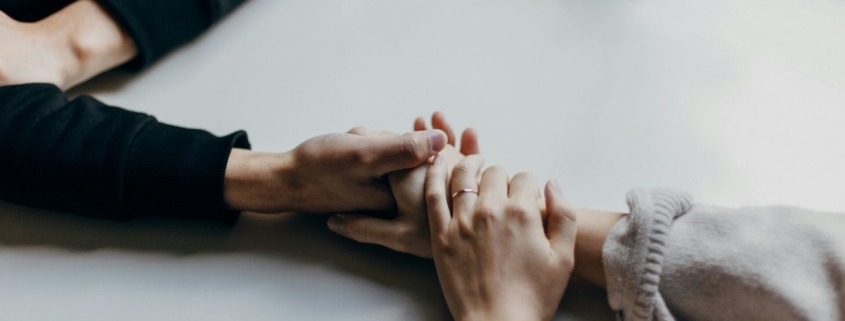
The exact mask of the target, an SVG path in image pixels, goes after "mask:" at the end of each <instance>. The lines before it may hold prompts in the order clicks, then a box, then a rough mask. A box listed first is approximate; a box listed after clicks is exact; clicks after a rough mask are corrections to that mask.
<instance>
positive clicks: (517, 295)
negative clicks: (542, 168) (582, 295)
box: [425, 155, 577, 320]
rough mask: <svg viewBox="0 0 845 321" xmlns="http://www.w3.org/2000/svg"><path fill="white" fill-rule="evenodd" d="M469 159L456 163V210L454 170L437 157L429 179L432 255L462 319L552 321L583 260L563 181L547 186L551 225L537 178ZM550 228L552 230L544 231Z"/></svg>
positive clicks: (451, 303) (457, 316) (448, 298)
mask: <svg viewBox="0 0 845 321" xmlns="http://www.w3.org/2000/svg"><path fill="white" fill-rule="evenodd" d="M483 163H484V159H483V158H482V157H481V156H478V155H471V156H467V157H466V158H464V159H463V160H461V162H460V163H458V165H457V166H455V169H454V172H453V174H452V180H451V190H453V191H454V190H461V189H466V188H471V189H474V190H476V191H478V195H476V194H473V193H463V194H458V195H456V196H455V197H454V199H453V209H452V210H451V211H450V209H449V205H448V202H447V200H448V199H449V198H451V197H452V195H451V194H449V193H448V188H447V186H448V185H447V184H450V183H449V182H448V181H447V175H448V168H447V166H446V164H445V162H444V161H443V158H442V157H441V156H438V157H437V158H435V160H434V162H433V163H432V165H431V167H430V169H429V171H428V174H427V177H426V188H425V189H426V202H427V206H428V216H429V224H430V230H431V240H432V253H433V256H434V263H435V266H436V267H437V274H438V276H439V277H440V285H441V287H442V288H443V293H444V296H445V297H446V302H447V303H448V305H449V309H450V311H451V312H452V315H453V316H454V317H455V319H456V320H548V319H550V318H551V317H552V315H554V312H555V310H556V309H557V306H558V303H559V302H560V299H561V298H562V297H563V292H564V290H565V289H566V285H567V283H568V282H569V275H570V273H571V272H572V269H573V266H574V262H575V258H574V248H575V238H576V234H577V227H576V225H575V217H576V214H575V211H574V210H573V209H572V208H571V207H569V205H568V204H567V203H566V201H565V200H564V198H563V195H562V194H561V193H560V188H559V187H558V186H557V183H555V182H552V181H550V182H549V183H547V184H546V189H545V194H546V209H547V212H548V218H547V222H545V224H544V222H543V216H542V215H541V213H540V209H539V208H538V206H537V199H538V198H539V196H540V195H539V193H538V191H539V189H538V186H537V180H536V179H535V178H534V177H533V176H532V175H531V174H528V173H518V174H516V175H515V176H514V177H513V179H512V180H511V181H510V182H508V174H507V172H505V171H504V169H502V168H501V167H498V166H494V167H490V168H489V169H487V170H485V171H484V172H483V175H482V178H481V182H480V183H478V180H477V176H478V174H479V173H481V169H482V165H483ZM544 226H546V228H544Z"/></svg>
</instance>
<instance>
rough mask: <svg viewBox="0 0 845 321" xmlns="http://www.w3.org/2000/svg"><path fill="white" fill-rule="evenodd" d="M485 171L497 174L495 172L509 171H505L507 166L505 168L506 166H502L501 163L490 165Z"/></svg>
mask: <svg viewBox="0 0 845 321" xmlns="http://www.w3.org/2000/svg"><path fill="white" fill-rule="evenodd" d="M484 172H485V173H490V174H495V173H507V171H505V168H504V167H502V166H501V165H493V166H490V167H489V168H487V169H486V170H485V171H484Z"/></svg>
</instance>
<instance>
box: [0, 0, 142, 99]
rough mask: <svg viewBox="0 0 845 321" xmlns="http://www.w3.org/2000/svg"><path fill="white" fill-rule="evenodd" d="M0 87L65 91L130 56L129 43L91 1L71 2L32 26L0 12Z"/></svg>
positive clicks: (132, 52)
mask: <svg viewBox="0 0 845 321" xmlns="http://www.w3.org/2000/svg"><path fill="white" fill-rule="evenodd" d="M0 43H2V44H3V45H2V46H0V86H5V85H14V84H22V83H35V82H40V83H51V84H54V85H56V86H58V87H59V88H62V89H68V88H70V87H73V86H74V85H76V84H79V83H81V82H83V81H85V80H88V79H90V78H91V77H94V76H96V75H98V74H100V73H102V72H104V71H107V70H109V69H112V68H114V67H116V66H119V65H121V64H123V63H125V62H127V61H129V60H130V59H132V57H134V56H135V55H136V54H137V49H136V48H135V44H134V42H133V41H132V39H131V38H130V37H129V36H128V35H127V34H126V33H125V32H124V31H123V30H122V29H121V28H120V27H119V25H118V24H117V22H115V21H114V20H113V19H112V18H111V17H110V16H109V15H108V13H106V11H104V10H103V9H102V8H101V7H100V6H99V5H98V4H97V3H96V2H94V1H76V2H74V3H72V4H70V5H68V6H67V7H65V8H64V9H62V10H60V11H58V12H56V13H55V14H53V15H51V16H49V17H47V18H45V19H43V20H41V21H38V22H35V23H22V22H18V21H16V20H14V19H12V18H10V17H9V16H7V15H5V14H3V13H2V12H0Z"/></svg>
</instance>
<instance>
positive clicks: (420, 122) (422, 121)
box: [414, 117, 428, 132]
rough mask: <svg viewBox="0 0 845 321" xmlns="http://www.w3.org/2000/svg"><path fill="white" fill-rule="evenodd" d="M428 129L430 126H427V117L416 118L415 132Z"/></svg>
mask: <svg viewBox="0 0 845 321" xmlns="http://www.w3.org/2000/svg"><path fill="white" fill-rule="evenodd" d="M427 129H428V127H426V126H425V119H423V118H422V117H417V119H415V120H414V131H415V132H418V131H421V130H427Z"/></svg>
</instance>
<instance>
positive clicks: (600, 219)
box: [572, 208, 624, 288]
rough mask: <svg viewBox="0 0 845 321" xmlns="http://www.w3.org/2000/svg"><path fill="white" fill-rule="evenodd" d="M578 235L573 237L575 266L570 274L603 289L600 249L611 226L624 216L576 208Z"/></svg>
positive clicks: (603, 278)
mask: <svg viewBox="0 0 845 321" xmlns="http://www.w3.org/2000/svg"><path fill="white" fill-rule="evenodd" d="M575 211H576V212H577V214H578V222H577V224H578V234H577V235H576V237H575V266H574V268H573V270H572V274H573V275H575V276H577V277H579V278H581V279H584V280H586V281H587V282H590V283H592V284H594V285H597V286H600V287H602V288H604V287H605V277H604V263H603V261H602V260H603V259H602V247H604V241H605V239H607V236H608V234H610V230H611V229H612V228H613V225H615V224H616V222H618V221H619V220H620V219H621V218H622V216H624V214H622V213H615V212H606V211H598V210H590V209H582V208H577V209H575Z"/></svg>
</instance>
